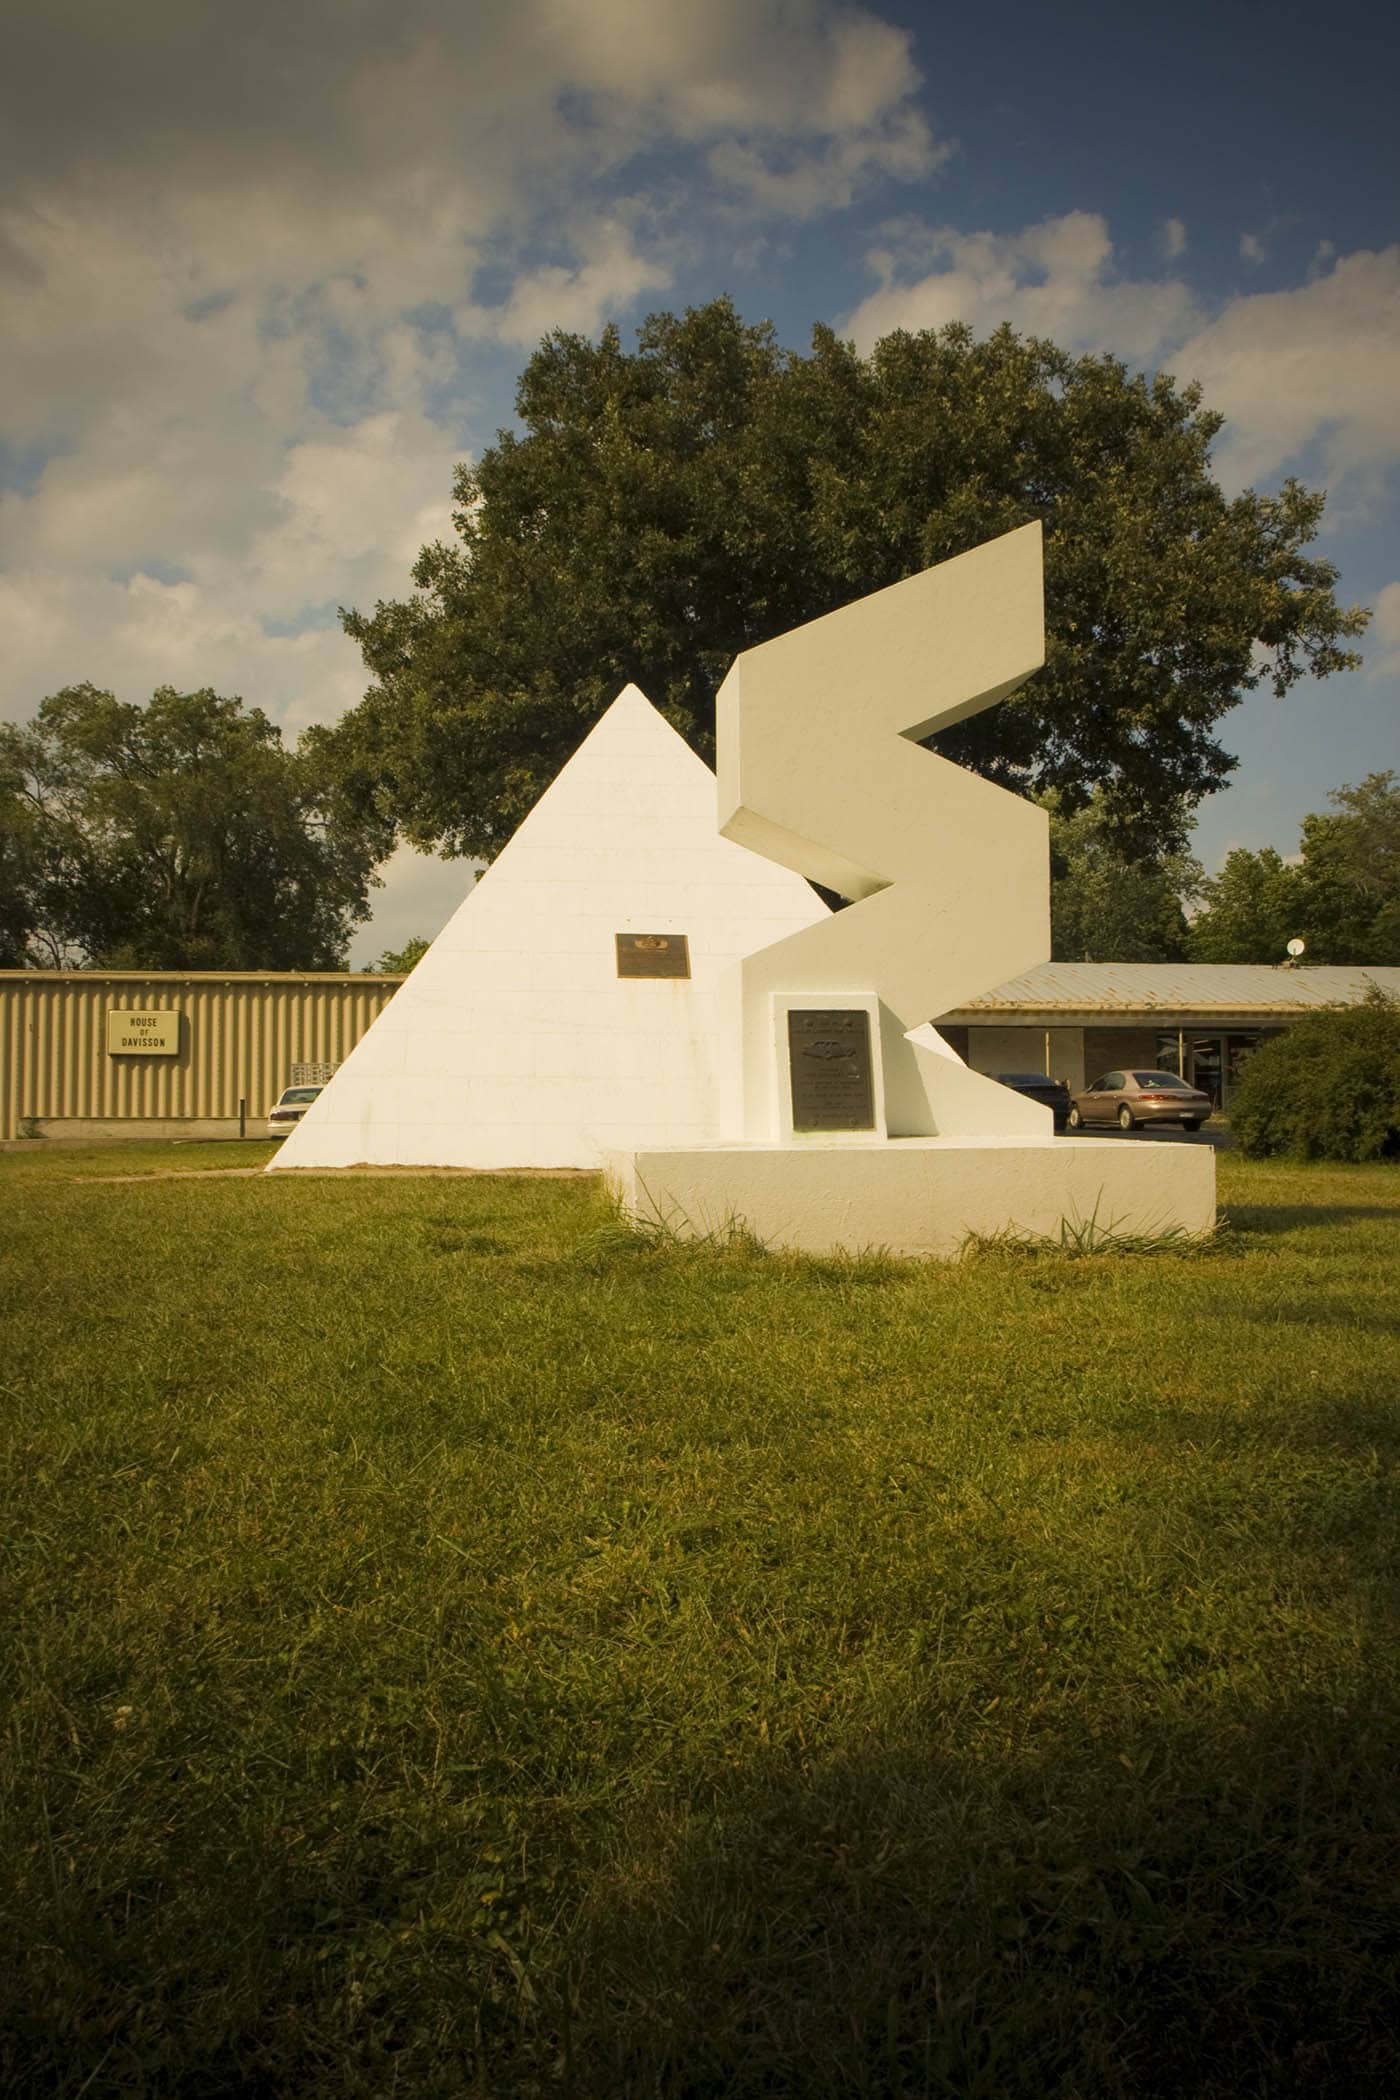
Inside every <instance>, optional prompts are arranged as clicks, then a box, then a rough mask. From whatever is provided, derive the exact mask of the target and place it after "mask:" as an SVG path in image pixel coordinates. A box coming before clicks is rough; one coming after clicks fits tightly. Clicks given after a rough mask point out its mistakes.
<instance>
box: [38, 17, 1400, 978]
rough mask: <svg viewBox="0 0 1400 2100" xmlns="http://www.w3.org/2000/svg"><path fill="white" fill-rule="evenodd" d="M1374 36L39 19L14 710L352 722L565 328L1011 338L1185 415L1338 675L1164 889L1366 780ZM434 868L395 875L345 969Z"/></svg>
mask: <svg viewBox="0 0 1400 2100" xmlns="http://www.w3.org/2000/svg"><path fill="white" fill-rule="evenodd" d="M1384 21H1385V17H1384V16H1383V15H1382V13H1381V12H1380V11H1379V10H1362V9H1361V8H1359V7H1353V6H1350V5H1345V4H1344V5H1340V6H1333V7H1332V8H1330V9H1328V10H1326V11H1325V12H1322V13H1319V12H1318V11H1317V10H1316V9H1308V10H1304V9H1303V8H1302V7H1300V6H1296V5H1290V4H1275V5H1270V6H1267V7H1265V6H1262V5H1254V4H1235V5H1215V6H1211V7H1204V6H1180V5H1179V6H1178V7H1176V8H1175V9H1173V10H1171V11H1169V12H1163V13H1159V14H1155V15H1153V16H1152V17H1151V18H1147V17H1146V16H1145V13H1144V11H1142V10H1137V11H1133V10H1126V9H1108V8H1103V7H1096V6H1089V5H1066V6H1061V7H1046V6H1043V5H1041V6H1028V5H1011V6H1005V5H1004V6H1002V7H1000V8H997V9H990V8H981V9H977V8H970V7H966V6H964V7H961V8H958V9H953V8H944V7H939V6H918V7H916V6H912V5H888V4H877V5H872V6H868V7H856V6H847V5H842V4H837V0H767V4H765V0H747V4H740V0H711V4H709V5H708V6H706V7H705V8H703V9H700V8H697V7H695V6H694V4H693V0H689V4H673V0H651V4H646V5H643V4H639V0H510V4H507V0H472V4H469V5H467V4H460V0H399V4H396V5H394V6H392V7H390V6H387V5H380V6H374V5H370V6H366V7H364V8H361V9H355V10H350V9H347V8H345V7H344V6H343V5H341V4H340V0H314V4H307V5H302V6H291V7H288V6H286V5H285V4H278V5H274V4H272V0H247V4H245V5H244V6H242V7H240V8H239V9H237V10H231V9H228V8H227V7H224V6H222V5H220V6H217V7H216V6H214V5H213V4H212V0H190V4H188V5H187V6H185V7H183V8H182V9H180V10H178V11H174V12H172V11H171V10H169V9H167V8H165V7H164V6H162V5H158V4H156V0H131V4H130V5H128V6H126V7H124V8H122V9H119V10H113V9H111V8H99V7H97V6H96V5H95V4H94V0H49V4H48V5H46V7H45V8H44V9H43V10H36V11H32V16H31V19H28V20H26V21H25V22H23V23H22V24H20V25H18V26H17V27H16V29H15V30H14V32H13V36H12V39H11V43H12V48H11V49H10V51H9V54H8V58H9V64H8V85H7V87H6V88H5V89H4V90H0V92H3V93H4V95H5V96H6V98H7V100H8V103H9V105H10V106H9V108H8V109H7V111H6V112H5V116H6V121H5V124H4V126H3V128H0V177H3V184H2V185H0V195H2V196H3V197H4V199H5V202H4V205H3V207H0V284H3V287H4V294H5V308H6V328H5V330H4V332H3V338H0V613H3V629H4V632H5V635H6V642H7V647H6V667H5V669H4V672H3V674H0V713H3V714H4V715H5V716H7V717H10V718H24V717H26V716H28V715H29V714H30V713H32V711H33V709H34V707H35V706H36V705H37V703H38V701H39V699H40V698H42V696H43V695H44V694H45V693H46V692H50V691H53V690H55V689H56V688H57V687H58V686H60V685H62V684H65V683H68V682H71V681H73V680H76V679H80V678H90V679H92V680H93V681H94V682H96V683H98V684H101V685H107V686H111V687H113V688H114V689H115V690H117V691H118V692H119V693H120V694H121V696H122V697H123V698H127V699H136V700H139V699H144V698H145V697H146V696H147V695H148V694H149V692H150V691H151V689H152V688H153V687H154V686H155V685H157V684H160V683H163V682H170V683H174V684H177V685H194V684H212V685H214V686H216V687H218V688H219V689H220V690H221V691H225V692H241V693H242V694H243V696H244V698H245V699H246V700H248V701H249V702H256V703H257V704H260V705H262V706H264V707H266V708H267V709H268V711H269V712H270V713H272V714H273V715H274V716H275V717H276V718H277V719H279V720H280V721H281V722H282V723H283V724H284V725H285V727H286V729H287V731H288V733H289V734H294V733H295V732H296V731H298V730H299V729H300V728H301V727H303V726H304V725H305V724H307V723H308V722H312V721H323V720H330V719H333V718H334V717H335V716H336V715H338V714H339V713H340V712H341V711H342V710H343V709H344V708H345V707H346V706H348V705H351V704H353V702H354V701H355V700H356V699H357V698H358V696H359V693H360V691H361V689H362V685H363V675H362V669H361V665H360V661H359V658H358V654H357V652H356V651H355V650H354V648H353V647H352V645H351V644H350V643H349V642H347V641H346V640H345V638H344V637H343V636H342V635H341V634H340V632H339V629H338V626H337V624H336V621H335V607H336V605H337V603H353V604H362V605H363V604H370V603H373V601H374V600H375V599H376V598H378V597H381V596H393V595H399V594H401V593H402V592H403V591H404V590H405V588H406V587H407V584H408V571H409V565H410V563H411V561H412V558H413V555H414V554H415V552H416V551H417V548H418V547H419V545H421V544H422V542H423V541H424V540H425V539H428V538H432V537H435V536H437V535H438V534H440V533H444V532H446V531H447V530H448V519H447V502H448V495H449V488H450V479H451V470H452V466H453V463H454V461H456V460H457V459H461V458H465V457H470V456H472V455H473V454H475V453H478V452H479V451H480V450H481V449H482V447H483V446H485V445H487V444H489V443H490V441H491V438H492V435H493V433H494V432H495V430H496V429H497V428H498V427H499V426H500V425H501V424H503V423H506V422H508V421H509V419H510V414H511V400H512V393H513V383H514V378H515V375H516V373H517V371H518V370H519V368H520V366H521V364H522V363H523V362H524V360H525V358H526V357H527V356H528V355H529V352H530V349H531V348H532V347H533V345H534V343H535V342H536V341H538V339H539V337H540V336H541V335H542V334H543V333H544V332H545V331H546V330H548V329H550V328H552V327H566V328H573V329H580V330H584V331H587V332H592V331H595V330H596V329H597V328H599V327H600V326H601V325H602V324H603V323H604V322H605V321H607V320H609V319H615V320H617V321H619V322H620V323H621V324H622V325H623V327H624V328H627V327H630V326H631V325H633V324H635V322H636V321H637V320H639V319H640V318H641V316H642V315H644V314H645V313H647V312H649V311H651V310H653V309H654V308H657V307H661V306H682V305H689V304H694V303H696V302H699V301H702V300H704V299H708V298H711V297H713V296H714V295H715V294H717V293H719V292H721V291H728V292H730V293H731V294H732V295H733V297H734V298H735V300H736V301H737V303H738V304H739V306H740V308H741V310H742V311H743V312H744V313H745V314H746V315H747V316H748V317H749V318H751V319H758V318H762V317H766V318H769V319H771V320H772V321H773V322H774V324H775V325H776V327H777V329H778V332H779V334H780V336H781V337H782V338H783V340H785V341H787V342H788V343H790V344H793V345H795V346H802V345H804V344H805V342H806V340H807V338H808V334H809V331H810V328H811V325H812V323H813V322H814V321H817V320H821V321H826V322H831V323H833V324H835V325H836V326H837V327H839V328H840V329H842V330H843V331H844V332H846V333H849V334H852V335H853V336H854V337H855V338H856V340H857V341H858V342H859V343H861V344H862V346H865V347H868V345H869V344H870V343H871V342H873V341H874V340H876V339H877V337H878V336H879V335H880V334H882V333H884V332H886V331H887V330H888V329H889V328H892V327H895V326H906V327H921V326H933V325H937V324H938V323H940V322H942V321H945V320H948V319H951V318H954V317H957V318H962V319H965V320H968V321H970V322H971V323H972V324H973V325H974V326H975V327H976V328H978V329H979V330H983V329H988V328H991V327H993V326H995V325H996V324H997V323H998V322H999V321H1001V320H1004V319H1005V320H1009V321H1011V322H1012V324H1013V325H1015V326H1017V327H1019V328H1022V329H1024V330H1028V331H1035V332H1039V333H1044V334H1047V335H1051V336H1053V337H1055V338H1056V339H1057V340H1059V341H1061V342H1064V343H1066V344H1067V345H1069V346H1070V347H1073V348H1077V349H1084V350H1100V349H1107V350H1112V351H1114V352H1116V353H1117V354H1119V355H1120V356H1123V357H1125V358H1126V359H1128V360H1129V361H1130V362H1131V363H1133V364H1134V365H1137V366H1140V367H1142V368H1144V369H1158V368H1161V369H1166V370H1170V371H1173V372H1175V373H1176V374H1177V375H1178V376H1179V377H1182V378H1185V377H1188V376H1190V377H1198V378H1199V379H1200V380H1201V381H1202V383H1203V385H1204V387H1205V390H1206V399H1207V401H1208V403H1209V404H1210V405H1212V406H1215V407H1218V408H1220V409H1221V410H1222V411H1223V412H1224V413H1225V414H1226V416H1227V418H1228V423H1227V428H1226V431H1225V432H1224V434H1223V436H1222V438H1221V440H1220V442H1219V444H1218V446H1217V453H1216V458H1217V466H1218V471H1219V473H1220V476H1221V479H1222V481H1223V482H1225V484H1226V485H1227V486H1229V487H1232V488H1233V487H1239V486H1244V485H1247V484H1253V485H1255V486H1258V487H1262V488H1269V487H1275V486H1277V485H1278V483H1279V481H1280V480H1281V479H1282V477H1283V476H1284V475H1285V474H1287V473H1290V472H1291V473H1297V474H1299V475H1301V476H1302V478H1304V479H1305V480H1307V481H1309V482H1311V483H1314V484H1317V485H1324V486H1326V487H1327V489H1328V491H1329V508H1328V515H1327V522H1326V527H1325V532H1324V537H1323V540H1322V542H1321V544H1320V548H1319V549H1318V550H1317V551H1320V552H1322V553H1324V554H1325V555H1326V556H1327V557H1328V558H1329V559H1331V560H1332V561H1334V562H1335V563H1336V564H1337V565H1338V567H1339V569H1340V571H1341V584H1340V591H1341V594H1342V595H1343V596H1344V598H1345V599H1346V600H1347V601H1348V602H1352V601H1356V600H1360V601H1363V602H1365V603H1368V604H1370V605H1372V606H1374V607H1375V608H1376V619H1375V621H1374V623H1373V626H1372V629H1371V632H1370V634H1369V636H1368V638H1367V641H1366V643H1365V653H1366V667H1365V670H1364V671H1363V672H1362V673H1359V674H1353V675H1351V676H1348V677H1345V678H1338V679H1333V680H1330V681H1328V682H1327V683H1326V684H1325V685H1323V686H1321V687H1315V688H1308V687H1300V688H1298V689H1296V690H1295V692H1294V694H1293V695H1291V696H1290V697H1289V698H1288V699H1287V700H1286V701H1284V702H1281V703H1280V702H1276V701H1274V700H1272V698H1270V697H1267V696H1266V695H1263V694H1259V695H1256V696H1254V697H1252V698H1251V699H1250V700H1248V701H1247V702H1246V703H1245V704H1244V705H1243V706H1241V707H1240V708H1239V709H1237V710H1236V711H1235V712H1234V714H1232V715H1231V716H1230V717H1228V718H1227V720H1226V723H1225V724H1224V728H1223V734H1224V740H1225V742H1226V743H1227V745H1228V746H1229V747H1230V748H1231V749H1233V750H1235V751H1237V752H1238V754H1239V756H1240V766H1239V770H1238V772H1237V774H1236V776H1235V781H1234V784H1233V785H1232V786H1231V788H1230V789H1229V790H1228V791H1227V792H1225V793H1224V794H1222V795H1219V796H1217V797H1215V798H1213V800H1212V801H1211V802H1210V803H1208V804H1207V805H1205V807H1204V809H1203V811H1202V814H1201V819H1200V824H1199V828H1198V833H1197V848H1198V851H1199V852H1200V853H1201V855H1202V857H1203V859H1204V860H1205V861H1206V862H1207V864H1208V865H1210V866H1214V865H1217V864H1218V862H1219V860H1220V858H1221V857H1222V855H1223V853H1224V852H1225V850H1226V849H1227V848H1228V847H1229V846H1230V845H1232V844H1249V845H1258V844H1264V843H1272V844H1275V845H1277V846H1279V847H1280V848H1281V849H1282V850H1284V851H1291V850H1292V849H1293V848H1294V847H1295V845H1296V841H1297V830H1298V823H1299V820H1300V818H1301V817H1302V815H1303V814H1304V813H1305V812H1306V811H1307V810H1309V809H1313V808H1317V807H1319V806H1321V805H1322V804H1323V802H1324V800H1325V797H1326V794H1327V791H1328V790H1329V789H1330V788H1332V787H1335V786H1338V785H1340V784H1341V783H1343V782H1347V781H1355V780H1357V779H1359V778H1361V777H1362V775H1363V774H1365V773H1367V772H1369V771H1373V770H1376V769H1378V768H1382V767H1386V766H1400V707H1397V700H1400V544H1397V524H1400V384H1398V383H1397V382H1400V144H1397V135H1398V132H1400V127H1397V126H1396V123H1395V120H1394V113H1393V97H1394V81H1395V75H1396V58H1397V43H1400V37H1398V36H1397V32H1396V29H1395V27H1394V26H1393V22H1392V23H1390V24H1389V25H1387V26H1385V27H1380V26H1379V25H1380V24H1381V23H1383V22H1384ZM464 886H465V874H464V871H463V870H462V869H461V868H460V867H456V868H454V867H450V866H449V867H446V868H443V867H440V866H439V865H438V864H436V863H433V862H428V861H424V860H422V859H420V858H418V857H416V856H411V855H403V856H400V857H398V858H397V859H396V861H395V863H394V864H393V866H392V868H391V870H390V876H389V882H388V886H387V887H386V889H385V891H384V892H383V893H382V894H381V899H380V906H379V909H378V911H377V912H376V917H375V921H374V923H373V925H372V926H371V927H369V928H368V929H366V930H365V931H364V932H363V934H362V935H361V936H360V938H359V939H358V940H357V942H356V944H355V948H354V954H355V957H356V959H357V960H358V959H365V958H368V957H370V956H372V955H373V954H375V953H377V952H378V950H379V949H380V948H381V947H383V946H385V945H389V944H397V943H398V942H399V941H401V940H402V939H403V938H406V937H407V935H408V934H410V933H413V932H423V933H431V932H433V931H435V930H436V928H437V926H438V925H439V924H440V923H441V920H442V918H443V917H444V915H445V913H446V912H447V910H449V909H450V907H451V904H452V903H453V902H454V901H455V898H456V897H457V896H458V895H460V894H461V891H462V889H463V888H464Z"/></svg>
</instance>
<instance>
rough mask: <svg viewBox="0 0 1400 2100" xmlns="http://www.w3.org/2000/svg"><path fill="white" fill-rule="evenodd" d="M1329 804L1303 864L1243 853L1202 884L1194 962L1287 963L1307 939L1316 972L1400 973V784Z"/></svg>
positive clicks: (1365, 784)
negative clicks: (1293, 945)
mask: <svg viewBox="0 0 1400 2100" xmlns="http://www.w3.org/2000/svg"><path fill="white" fill-rule="evenodd" d="M1328 799H1329V800H1330V801H1331V803H1332V805H1333V807H1332V808H1331V810H1328V811H1324V812H1322V813H1321V814H1314V815H1312V816H1307V817H1305V818H1304V819H1303V828H1302V839H1301V847H1302V850H1301V852H1300V853H1299V855H1298V857H1297V859H1296V860H1293V861H1286V860H1284V859H1283V858H1282V856H1281V855H1280V854H1279V853H1277V852H1276V851H1275V850H1274V848H1273V847H1272V846H1265V847H1262V848H1261V849H1260V850H1259V851H1258V852H1249V851H1248V850H1246V849H1245V848H1243V847H1237V848H1236V849H1235V851H1234V852H1233V853H1231V854H1228V855H1227V856H1226V860H1225V865H1224V867H1223V868H1222V869H1221V871H1220V873H1219V874H1218V875H1216V876H1214V877H1212V878H1211V879H1210V880H1208V881H1206V882H1203V883H1202V884H1201V896H1202V899H1203V909H1202V910H1201V912H1200V914H1199V915H1198V917H1197V918H1196V919H1194V920H1193V922H1192V925H1191V931H1190V935H1189V941H1188V945H1189V951H1190V954H1191V955H1192V957H1193V958H1194V960H1195V961H1197V962H1281V961H1282V960H1283V958H1284V955H1285V953H1286V951H1287V947H1288V943H1289V941H1290V940H1293V939H1299V940H1302V941H1303V942H1304V943H1305V952H1306V956H1307V960H1308V961H1309V962H1310V963H1400V778H1397V776H1396V775H1395V774H1394V773H1393V772H1386V773H1369V774H1367V776H1366V778H1365V779H1364V780H1363V781H1362V782H1361V785H1360V786H1359V787H1342V788H1337V789H1336V790H1335V791H1334V793H1333V794H1332V795H1331V796H1330V797H1329V798H1328Z"/></svg>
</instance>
